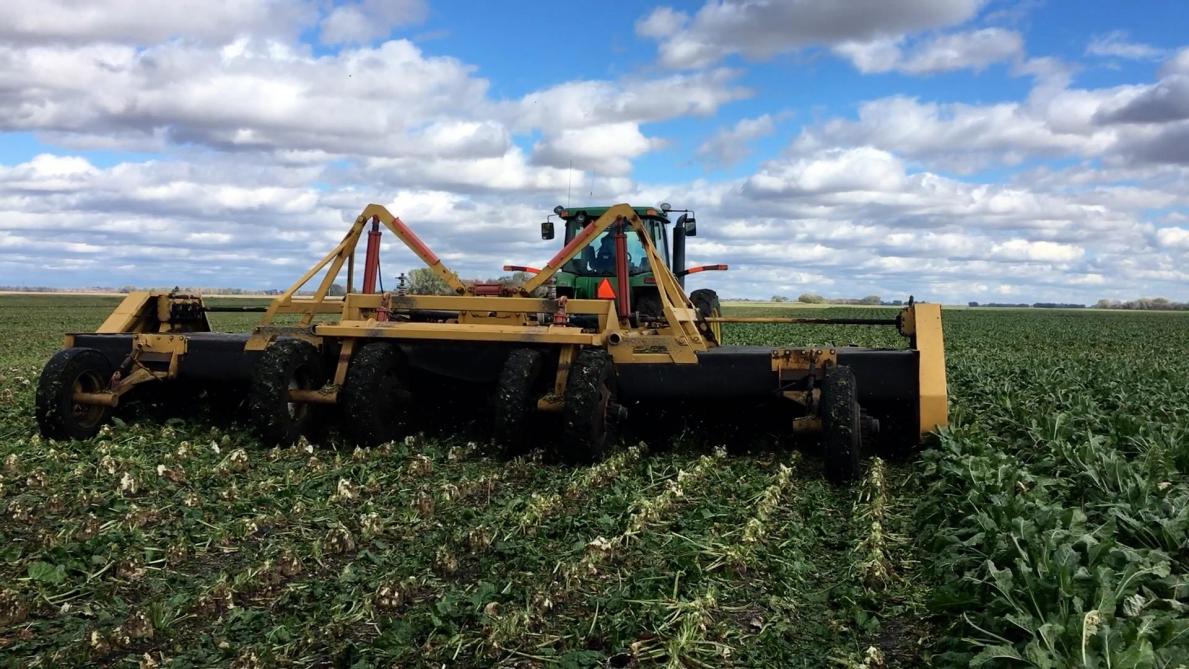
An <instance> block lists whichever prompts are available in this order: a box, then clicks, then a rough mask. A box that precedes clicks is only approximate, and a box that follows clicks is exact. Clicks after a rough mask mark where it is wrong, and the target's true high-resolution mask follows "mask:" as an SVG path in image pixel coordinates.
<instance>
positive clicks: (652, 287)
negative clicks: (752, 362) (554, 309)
mask: <svg viewBox="0 0 1189 669" xmlns="http://www.w3.org/2000/svg"><path fill="white" fill-rule="evenodd" d="M608 208H609V207H605V206H598V207H569V208H566V207H562V206H560V205H558V206H557V207H555V208H554V209H553V213H554V214H556V215H557V217H558V218H560V219H561V221H562V223H563V224H564V225H565V226H566V229H565V240H564V241H565V243H566V244H569V243H570V241H572V240H573V239H574V237H575V236H577V235H578V233H579V232H581V231H582V229H583V228H585V227H586V226H587V225H590V224H591V223H592V222H594V221H595V220H597V219H598V218H599V217H600V216H602V215H603V214H604V213H605V212H606V211H607V209H608ZM632 208H633V209H634V210H635V211H636V214H637V215H639V216H640V218H641V220H642V221H643V222H644V226H645V228H647V229H648V231H649V233H650V234H651V235H652V243H653V244H654V245H655V246H656V249H657V251H659V252H660V254H661V255H662V256H663V257H664V260H665V264H667V265H668V266H669V268H670V269H671V270H672V271H673V274H674V275H675V276H676V277H677V280H678V282H680V283H681V285H682V287H685V277H686V276H687V275H689V274H695V273H697V272H705V271H711V270H725V269H727V266H726V265H704V266H700V267H686V266H685V238H686V237H693V236H696V235H697V232H698V230H697V226H696V221H695V219H694V214H693V212H692V211H690V210H688V209H680V210H675V209H672V208H671V207H669V205H668V204H667V203H665V204H661V205H660V207H659V208H658V207H632ZM671 213H680V214H681V216H679V217H678V218H677V220H676V221H675V222H674V221H670V220H669V215H670V214H671ZM550 219H552V216H551V217H550ZM669 225H672V226H673V234H672V243H671V244H670V238H669V235H668V226H669ZM554 236H555V231H554V223H553V221H552V220H547V221H545V222H544V223H542V224H541V239H553V238H554ZM627 254H628V273H629V280H628V290H630V291H631V304H632V307H633V311H635V312H636V313H637V314H640V315H641V316H643V317H650V316H651V317H659V316H661V300H660V296H659V295H658V294H657V288H656V277H654V276H653V274H652V271H651V270H650V269H649V265H648V258H647V257H646V256H645V254H644V248H643V246H642V245H641V243H640V240H639V239H637V238H636V237H635V236H634V235H629V236H628V240H627ZM504 269H505V270H520V271H532V270H533V268H529V267H520V266H513V265H509V266H507V267H505V268H504ZM554 287H555V289H556V290H557V295H558V296H559V297H560V296H563V295H564V296H567V297H571V298H575V299H583V300H592V299H615V296H616V294H617V293H618V292H619V281H618V279H617V277H616V271H615V243H614V233H613V232H612V231H611V230H610V229H608V230H607V231H605V232H603V233H602V234H601V235H599V237H598V238H596V239H595V241H593V242H591V243H590V244H589V245H587V246H586V248H585V249H583V251H582V253H580V254H579V255H577V256H575V257H574V258H573V259H572V260H570V261H569V262H568V263H566V264H565V265H564V266H563V267H562V269H561V271H559V272H558V273H557V274H556V275H555V284H554ZM689 299H690V302H692V303H693V304H694V306H695V307H697V309H698V312H699V313H700V314H701V315H702V316H703V317H719V316H722V309H721V307H720V306H719V301H718V293H716V292H714V291H713V290H710V289H709V288H699V289H698V290H695V291H694V292H692V293H690V295H689ZM710 329H711V331H712V332H713V333H714V338H715V341H716V342H718V343H722V324H720V323H717V322H716V323H711V324H710Z"/></svg>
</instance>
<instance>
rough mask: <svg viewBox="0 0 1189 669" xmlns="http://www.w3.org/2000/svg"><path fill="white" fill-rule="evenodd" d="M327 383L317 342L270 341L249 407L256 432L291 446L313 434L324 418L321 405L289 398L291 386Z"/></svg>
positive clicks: (268, 441)
mask: <svg viewBox="0 0 1189 669" xmlns="http://www.w3.org/2000/svg"><path fill="white" fill-rule="evenodd" d="M325 384H326V371H325V366H324V365H323V364H322V356H321V355H319V353H318V349H317V348H315V347H314V345H313V344H311V343H309V342H307V341H302V340H300V339H285V340H282V341H278V342H274V343H273V344H270V345H269V347H268V348H266V349H264V353H262V354H261V355H260V359H259V360H258V361H256V368H255V370H253V372H252V387H251V389H250V390H249V392H248V407H249V411H250V412H251V413H250V416H251V421H252V427H253V428H254V430H255V432H256V436H257V437H258V438H259V439H260V441H261V442H263V443H264V444H265V445H267V446H288V445H290V444H292V443H293V442H295V441H297V439H298V437H301V436H302V435H305V436H307V437H310V436H312V435H313V434H314V431H315V429H316V428H317V427H319V425H318V423H319V422H320V419H321V418H322V416H321V415H319V414H321V413H322V412H321V411H319V410H318V409H319V407H316V406H314V405H312V404H307V403H304V402H293V401H290V400H289V391H290V390H317V389H319V388H321V387H322V386H323V385H325Z"/></svg>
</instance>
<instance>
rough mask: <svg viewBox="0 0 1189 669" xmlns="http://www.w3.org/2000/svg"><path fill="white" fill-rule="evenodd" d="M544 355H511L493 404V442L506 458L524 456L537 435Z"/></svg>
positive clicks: (519, 352)
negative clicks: (537, 401) (537, 410)
mask: <svg viewBox="0 0 1189 669" xmlns="http://www.w3.org/2000/svg"><path fill="white" fill-rule="evenodd" d="M544 366H545V354H544V353H542V352H541V351H538V350H536V349H531V348H518V349H516V350H514V351H512V352H511V353H509V354H508V359H507V360H505V361H504V367H503V369H502V370H501V371H500V378H499V382H498V383H497V384H496V388H495V398H494V399H493V400H492V425H491V438H492V441H494V442H495V443H496V445H497V446H499V447H500V449H501V451H502V452H503V453H504V455H508V456H511V455H518V454H520V453H523V452H524V451H525V450H526V448H527V446H528V445H529V443H530V438H531V436H532V434H533V432H534V430H533V429H532V425H533V423H534V421H533V418H535V416H536V409H537V408H536V406H535V400H536V398H537V395H538V391H539V390H541V372H542V370H543V368H544Z"/></svg>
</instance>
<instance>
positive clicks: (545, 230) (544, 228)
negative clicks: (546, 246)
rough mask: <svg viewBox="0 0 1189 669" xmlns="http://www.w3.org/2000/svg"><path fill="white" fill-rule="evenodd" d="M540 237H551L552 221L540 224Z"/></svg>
mask: <svg viewBox="0 0 1189 669" xmlns="http://www.w3.org/2000/svg"><path fill="white" fill-rule="evenodd" d="M541 239H553V221H545V222H544V223H542V224H541Z"/></svg>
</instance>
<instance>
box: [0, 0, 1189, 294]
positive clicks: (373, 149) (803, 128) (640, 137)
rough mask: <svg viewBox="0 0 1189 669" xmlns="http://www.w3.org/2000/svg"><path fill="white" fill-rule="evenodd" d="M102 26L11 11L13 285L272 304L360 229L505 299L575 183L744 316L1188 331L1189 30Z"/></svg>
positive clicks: (1065, 22)
mask: <svg viewBox="0 0 1189 669" xmlns="http://www.w3.org/2000/svg"><path fill="white" fill-rule="evenodd" d="M101 4H105V6H104V7H102V11H92V12H80V11H79V10H77V9H75V8H74V6H73V4H72V3H67V2H65V1H64V0H63V1H61V2H59V1H57V0H55V1H49V2H39V3H25V2H16V3H7V4H6V5H5V7H4V8H0V81H3V82H4V84H3V85H0V285H52V286H90V285H105V286H113V285H174V284H181V285H194V286H207V287H219V286H244V287H253V288H269V287H280V286H283V285H284V284H286V283H287V281H288V280H289V279H290V278H291V277H293V276H295V275H297V274H299V273H300V269H301V268H302V267H303V266H305V265H308V264H309V263H310V262H311V261H312V260H314V259H316V257H317V256H319V255H320V252H321V251H322V249H323V248H324V247H325V246H327V245H328V244H329V243H331V242H332V240H334V239H335V238H337V237H338V236H339V235H341V226H342V222H343V221H344V220H350V219H351V218H353V216H354V214H355V213H356V211H357V210H358V209H360V208H362V206H363V205H365V204H367V203H368V202H371V201H376V202H381V203H383V204H386V205H389V206H390V207H392V208H393V209H394V211H396V212H397V213H398V214H399V215H401V216H402V217H403V218H404V219H405V220H407V221H409V222H410V223H412V224H413V225H414V226H415V227H417V228H418V229H419V230H423V231H424V236H425V237H426V238H427V239H428V240H429V241H430V242H431V243H433V244H434V246H435V248H438V249H439V250H440V252H441V253H442V255H443V257H445V258H447V259H448V260H449V261H450V262H451V263H452V264H454V265H455V266H457V269H458V270H459V272H460V273H461V274H463V275H466V276H490V275H494V274H497V273H498V268H499V266H500V265H502V264H503V263H504V262H523V263H531V262H532V261H539V260H540V259H542V258H544V257H547V256H548V255H550V253H549V251H550V248H549V247H548V246H547V245H543V244H542V243H541V242H540V241H539V240H536V239H534V225H535V223H536V222H537V221H538V219H540V218H541V217H543V215H544V214H545V213H547V212H548V210H549V209H551V208H552V206H553V204H554V203H557V202H560V201H562V200H563V199H564V198H565V196H566V188H567V186H568V185H569V184H571V183H572V184H573V190H574V196H573V197H574V199H575V200H578V199H591V198H593V199H595V200H598V201H600V202H604V201H605V202H612V201H622V200H631V201H633V202H635V203H637V204H653V203H655V202H657V201H660V200H662V199H664V200H668V201H671V202H673V203H674V204H676V205H684V206H690V207H694V208H697V209H698V211H699V218H700V219H701V221H702V223H703V226H702V227H703V230H705V232H703V233H702V234H701V235H700V236H699V238H698V240H697V242H696V243H695V244H694V246H693V247H691V254H692V256H693V259H694V260H695V261H706V262H718V261H725V262H729V263H730V264H731V265H732V271H730V272H727V273H725V274H721V273H715V274H707V275H702V276H701V277H699V278H698V281H699V282H701V283H702V284H705V285H708V286H709V285H713V286H714V287H716V288H718V289H719V291H720V293H722V294H724V295H725V296H739V297H767V296H770V295H776V294H780V295H796V294H799V293H801V292H809V291H812V292H820V293H825V294H829V295H839V296H855V295H864V294H870V293H879V294H882V295H885V296H887V297H889V298H891V297H900V296H903V295H906V294H908V293H910V292H911V293H914V294H916V295H918V296H922V295H923V296H926V297H929V298H932V299H937V300H943V301H952V302H965V301H967V300H981V301H1034V300H1062V301H1078V302H1093V301H1095V300H1097V299H1099V298H1104V297H1106V298H1118V299H1126V298H1132V297H1137V296H1140V295H1165V296H1168V297H1171V298H1176V299H1189V288H1187V285H1189V270H1187V269H1186V267H1187V266H1189V203H1187V201H1186V200H1187V199H1189V196H1187V193H1189V188H1186V184H1187V181H1189V179H1187V173H1189V149H1185V148H1184V144H1185V142H1184V140H1186V139H1187V138H1189V51H1186V50H1185V47H1186V44H1185V40H1184V37H1183V32H1184V30H1183V28H1184V26H1186V25H1189V4H1187V3H1182V2H1126V3H1124V2H1117V3H1107V2H1103V3H1093V4H1091V5H1087V4H1086V3H1074V2H1039V1H1024V2H1005V1H987V2H980V1H979V0H849V1H847V2H838V3H814V2H808V1H807V0H805V1H803V0H788V1H786V2H768V1H765V0H739V1H727V0H715V1H713V2H708V3H703V2H681V3H653V2H619V3H605V5H602V6H599V7H597V10H596V9H595V8H593V6H590V5H583V4H581V3H539V2H528V1H527V0H526V1H521V2H510V3H503V4H501V5H499V6H498V7H497V6H495V5H492V6H490V7H489V6H485V5H477V4H476V3H471V2H461V1H454V0H396V1H390V2H379V1H373V0H361V1H359V2H340V3H336V4H330V3H324V2H312V1H311V2H300V1H296V2H292V1H291V2H279V1H277V0H244V1H243V2H239V3H229V4H226V5H223V4H218V3H208V2H197V1H193V2H183V3H181V4H180V5H178V6H176V7H175V8H173V9H171V10H170V11H161V12H155V11H152V10H147V11H146V9H145V7H144V6H143V4H142V3H137V2H133V1H132V0H110V2H108V3H101ZM571 165H572V166H573V167H572V169H571V167H570V166H571ZM707 224H708V225H707ZM389 253H391V254H392V260H391V263H390V264H391V265H392V266H402V265H405V264H407V265H408V266H410V267H411V266H413V258H412V257H411V256H409V255H408V254H407V253H406V252H404V251H402V250H401V249H398V248H392V249H391V251H389ZM695 287H696V286H695Z"/></svg>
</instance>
